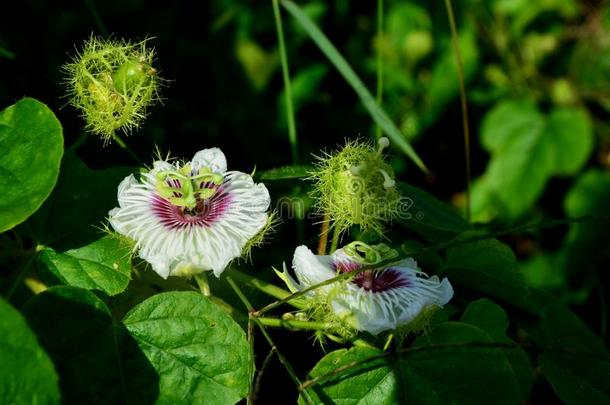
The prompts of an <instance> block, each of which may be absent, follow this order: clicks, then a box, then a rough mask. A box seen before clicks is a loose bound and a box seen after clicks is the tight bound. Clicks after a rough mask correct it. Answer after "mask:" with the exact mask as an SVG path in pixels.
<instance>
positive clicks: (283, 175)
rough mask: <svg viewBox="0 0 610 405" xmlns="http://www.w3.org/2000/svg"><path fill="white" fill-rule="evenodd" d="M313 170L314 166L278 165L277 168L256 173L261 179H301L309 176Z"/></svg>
mask: <svg viewBox="0 0 610 405" xmlns="http://www.w3.org/2000/svg"><path fill="white" fill-rule="evenodd" d="M312 170H313V166H306V165H293V166H284V167H278V168H275V169H270V170H265V171H264V172H260V173H256V174H255V176H256V177H257V178H258V179H259V180H289V179H300V178H303V177H307V176H309V175H310V174H309V173H310V172H311V171H312Z"/></svg>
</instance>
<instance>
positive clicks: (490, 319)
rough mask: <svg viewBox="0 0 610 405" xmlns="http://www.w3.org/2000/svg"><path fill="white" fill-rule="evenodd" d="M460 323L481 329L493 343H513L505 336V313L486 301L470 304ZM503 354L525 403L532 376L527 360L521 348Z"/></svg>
mask: <svg viewBox="0 0 610 405" xmlns="http://www.w3.org/2000/svg"><path fill="white" fill-rule="evenodd" d="M462 322H466V323H469V324H471V325H475V326H478V327H479V328H481V329H483V330H484V331H485V332H487V333H488V334H489V336H491V338H492V339H493V340H494V341H495V342H499V343H514V342H513V341H512V340H511V339H509V338H508V337H507V336H506V331H507V329H508V325H509V320H508V316H507V315H506V312H504V310H503V309H502V308H501V307H500V306H499V305H496V304H494V303H493V302H491V301H490V300H488V299H481V300H478V301H474V302H471V303H470V304H469V305H468V307H467V308H466V311H464V314H463V315H462ZM503 352H504V356H506V359H507V360H508V362H509V363H510V365H511V368H512V370H513V373H514V375H515V378H516V379H517V381H518V383H519V388H520V392H521V401H522V402H525V401H526V400H527V399H529V397H530V391H531V389H532V379H533V375H534V372H533V370H532V366H531V364H530V361H529V358H528V357H527V354H526V353H525V351H524V350H523V349H521V348H506V349H503Z"/></svg>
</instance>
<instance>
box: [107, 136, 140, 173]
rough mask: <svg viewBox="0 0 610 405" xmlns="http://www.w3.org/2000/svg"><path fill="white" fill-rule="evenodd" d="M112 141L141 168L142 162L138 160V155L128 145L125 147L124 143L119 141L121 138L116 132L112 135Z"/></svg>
mask: <svg viewBox="0 0 610 405" xmlns="http://www.w3.org/2000/svg"><path fill="white" fill-rule="evenodd" d="M112 139H113V140H114V141H115V142H116V143H117V145H119V146H120V147H121V149H123V150H124V151H125V152H127V154H128V155H129V156H131V157H132V158H133V160H135V161H136V163H137V164H138V165H140V166H142V161H141V160H140V158H139V157H138V155H136V153H135V152H134V151H133V150H132V149H131V148H130V147H129V145H127V144H126V143H125V141H123V139H121V137H120V136H118V135H117V134H116V132H113V133H112Z"/></svg>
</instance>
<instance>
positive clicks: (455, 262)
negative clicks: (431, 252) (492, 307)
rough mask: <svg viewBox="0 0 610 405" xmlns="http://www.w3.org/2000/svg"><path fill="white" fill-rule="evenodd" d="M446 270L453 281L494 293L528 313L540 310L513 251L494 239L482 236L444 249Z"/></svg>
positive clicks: (492, 294) (486, 292)
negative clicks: (533, 301)
mask: <svg viewBox="0 0 610 405" xmlns="http://www.w3.org/2000/svg"><path fill="white" fill-rule="evenodd" d="M444 270H445V272H446V275H447V277H448V278H449V279H450V280H451V281H452V282H454V281H455V282H457V283H459V284H462V285H465V286H467V287H469V288H472V289H474V290H477V291H481V292H483V293H485V294H489V295H490V296H492V297H497V298H500V299H502V300H504V301H505V302H508V303H510V304H512V305H514V306H516V307H517V308H520V309H523V310H525V311H528V312H531V313H539V311H540V310H541V309H540V308H539V307H537V306H536V305H534V304H532V302H531V301H530V299H529V295H530V293H529V290H528V288H527V285H526V284H525V282H524V279H523V275H522V274H521V272H520V271H519V269H518V266H517V259H516V258H515V254H514V253H513V251H512V250H511V249H510V248H509V247H508V246H506V245H505V244H503V243H501V242H500V241H498V240H496V239H485V240H481V241H476V242H470V243H465V244H461V245H458V246H454V247H450V248H449V249H447V260H446V262H445V269H444Z"/></svg>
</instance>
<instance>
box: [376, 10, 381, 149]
mask: <svg viewBox="0 0 610 405" xmlns="http://www.w3.org/2000/svg"><path fill="white" fill-rule="evenodd" d="M382 51H383V0H377V97H376V100H377V105H379V107H381V103H382V101H383V52H382ZM381 133H382V131H381V126H380V125H379V124H377V127H376V131H375V138H376V139H379V138H381Z"/></svg>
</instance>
